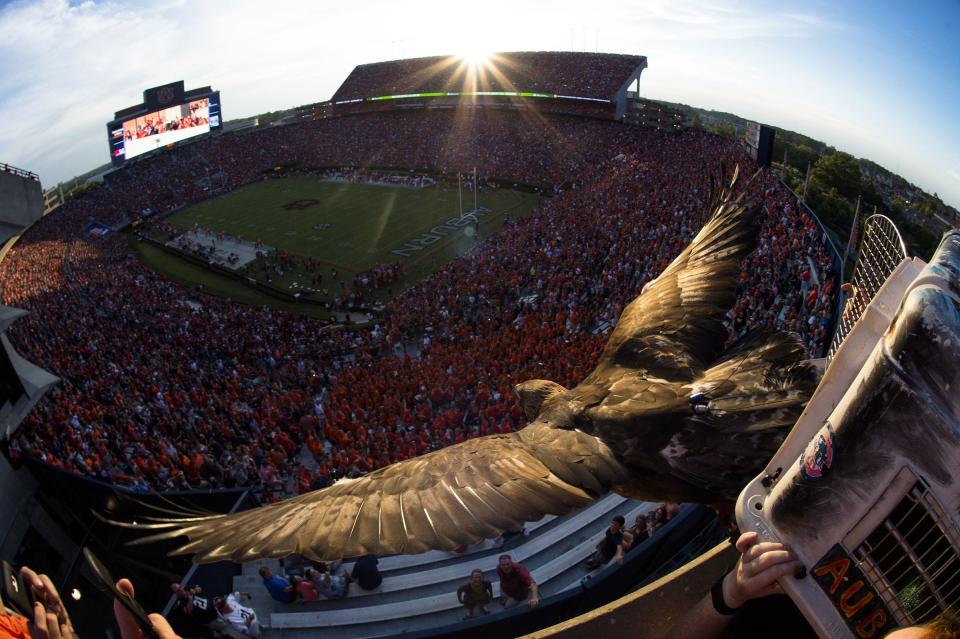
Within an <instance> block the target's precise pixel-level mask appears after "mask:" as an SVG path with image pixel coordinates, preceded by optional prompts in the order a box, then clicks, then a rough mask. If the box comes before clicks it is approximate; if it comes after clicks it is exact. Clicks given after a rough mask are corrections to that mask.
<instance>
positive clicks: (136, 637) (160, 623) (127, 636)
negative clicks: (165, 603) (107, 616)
mask: <svg viewBox="0 0 960 639" xmlns="http://www.w3.org/2000/svg"><path fill="white" fill-rule="evenodd" d="M117 589H118V590H120V591H122V592H125V593H127V594H128V595H130V597H131V598H132V597H133V596H134V591H133V583H131V581H130V580H129V579H121V580H119V581H118V582H117ZM113 615H114V617H116V620H117V626H119V627H120V636H121V637H122V639H140V638H141V637H143V631H142V630H141V629H140V626H139V625H138V624H137V620H136V618H135V617H134V616H133V614H132V613H131V612H130V611H129V610H127V609H126V608H124V607H123V604H121V603H120V602H119V601H117V600H116V599H114V601H113ZM147 618H148V619H150V623H152V624H153V629H154V630H156V631H157V635H158V636H159V638H160V639H180V636H179V635H178V634H177V633H175V632H174V631H173V628H171V627H170V624H169V623H167V620H166V619H164V618H163V615H158V614H157V613H155V612H153V613H150V614H149V615H147Z"/></svg>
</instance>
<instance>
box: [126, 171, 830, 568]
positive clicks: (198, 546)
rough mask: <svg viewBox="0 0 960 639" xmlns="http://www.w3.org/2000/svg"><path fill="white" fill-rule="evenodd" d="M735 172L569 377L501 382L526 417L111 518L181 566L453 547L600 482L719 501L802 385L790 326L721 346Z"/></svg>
mask: <svg viewBox="0 0 960 639" xmlns="http://www.w3.org/2000/svg"><path fill="white" fill-rule="evenodd" d="M736 183H737V173H736V172H735V173H734V176H733V179H732V180H731V181H730V182H729V186H727V187H726V188H721V189H718V192H717V194H716V196H715V197H714V198H712V200H713V204H712V206H715V207H716V209H715V212H714V214H713V216H712V217H711V219H710V220H709V221H708V222H707V223H706V225H705V226H704V227H703V228H702V229H701V230H700V232H699V233H698V234H697V236H696V237H695V238H694V239H693V241H692V242H691V243H690V245H689V246H688V247H687V248H686V249H685V250H684V251H683V252H682V253H681V254H680V255H679V256H678V257H677V258H676V259H675V260H674V261H673V263H671V264H670V266H669V267H667V269H666V270H665V271H664V272H663V273H662V274H661V275H660V276H659V277H658V278H657V279H656V280H654V281H652V282H651V283H649V284H648V285H647V286H646V287H645V288H644V290H643V292H642V293H641V294H640V296H639V297H637V298H636V299H635V300H633V302H631V303H630V304H629V305H628V306H627V307H626V308H625V309H624V311H623V314H622V316H621V317H620V321H619V323H618V324H617V326H616V328H615V329H614V330H613V332H612V334H611V335H610V339H609V341H608V342H607V345H606V348H605V350H604V351H603V354H602V356H601V358H600V361H599V363H598V365H597V367H596V369H595V370H594V371H593V372H592V373H590V375H589V376H587V378H586V379H584V380H583V382H581V383H580V384H579V385H578V386H577V387H576V388H573V389H570V390H568V389H566V388H563V387H562V386H560V385H559V384H556V383H554V382H550V381H545V380H533V381H527V382H524V383H522V384H519V385H518V386H517V387H516V392H517V395H518V396H519V398H520V402H521V404H522V407H523V410H524V412H525V414H526V417H527V419H528V420H529V421H530V423H529V425H527V426H526V427H525V428H523V429H521V430H519V431H517V432H514V433H510V434H506V435H489V436H487V437H480V438H477V439H471V440H468V441H466V442H463V443H461V444H457V445H454V446H450V447H448V448H444V449H442V450H438V451H435V452H432V453H429V454H426V455H422V456H420V457H416V458H413V459H408V460H405V461H402V462H398V463H396V464H392V465H390V466H386V467H384V468H381V469H379V470H377V471H374V472H372V473H370V474H368V475H366V476H364V477H361V478H359V479H342V480H340V481H338V482H336V483H335V484H333V485H332V486H329V487H327V488H323V489H321V490H317V491H314V492H311V493H308V494H305V495H300V496H298V497H293V498H291V499H287V500H285V501H281V502H278V503H274V504H270V505H268V506H263V507H261V508H256V509H253V510H248V511H245V512H240V513H235V514H232V515H212V516H201V517H178V518H166V519H154V520H153V521H152V523H149V524H123V525H125V526H128V527H132V528H135V529H138V530H151V531H153V532H154V533H155V534H152V535H150V536H148V537H144V538H141V539H138V540H137V541H136V542H134V543H143V542H149V541H155V540H159V539H170V538H175V537H180V536H184V537H186V538H187V539H188V543H186V544H184V545H182V546H180V547H178V548H177V549H175V550H174V551H173V553H174V554H192V555H193V559H194V561H196V562H201V563H203V562H212V561H221V560H232V561H236V562H245V561H250V560H253V559H257V558H261V557H283V556H286V555H289V554H292V553H298V554H301V555H304V556H306V557H309V558H312V559H317V560H330V559H335V558H339V557H353V556H360V555H363V554H365V553H368V552H373V553H377V554H393V553H404V554H411V553H420V552H424V551H427V550H430V549H452V548H456V547H458V546H461V545H464V544H473V543H476V542H478V541H480V540H481V539H484V538H490V537H496V536H498V535H500V534H501V533H503V532H504V531H507V530H517V529H519V528H520V527H521V526H522V525H523V522H527V521H534V520H537V519H540V518H541V517H543V516H544V515H546V514H548V513H549V514H563V513H566V512H568V511H570V510H572V509H574V508H578V507H581V506H583V505H585V504H586V503H588V502H589V501H591V500H592V499H594V498H596V497H597V496H599V495H602V494H604V493H606V492H607V491H611V490H612V491H614V492H617V493H619V494H621V495H624V496H627V497H631V498H635V499H644V500H675V501H683V502H701V503H709V504H714V505H718V504H729V503H730V502H731V501H732V500H734V499H736V497H737V494H738V493H739V491H740V489H741V488H742V487H743V486H744V485H745V484H746V483H747V482H748V481H749V480H751V479H752V478H753V477H755V476H756V474H757V473H758V472H759V471H760V470H761V469H762V468H763V467H764V465H765V464H766V462H767V461H768V460H769V459H770V457H771V456H772V455H773V453H774V452H775V451H776V449H777V447H778V446H779V445H780V442H781V441H782V440H783V438H784V437H785V436H786V434H787V433H788V432H789V430H790V428H791V427H792V426H793V424H794V422H795V421H796V419H797V418H798V417H799V415H800V412H801V411H802V410H803V407H804V406H805V404H806V402H807V400H808V399H809V397H810V395H811V394H812V393H813V390H814V389H815V387H816V383H817V374H816V372H815V369H814V367H813V366H812V365H811V364H810V363H809V362H808V361H807V359H806V352H805V349H804V347H803V345H802V343H801V342H800V340H799V338H798V337H797V336H796V335H794V334H791V333H786V332H774V331H769V330H763V331H755V332H753V333H748V334H747V335H745V336H744V337H741V338H740V339H737V340H736V341H733V342H732V343H728V341H729V340H728V333H727V330H726V328H725V327H724V325H723V320H724V316H725V314H726V312H727V310H728V309H730V307H731V306H732V305H733V303H734V301H735V288H736V282H737V278H738V276H739V273H740V265H741V261H742V260H743V258H744V257H745V256H746V255H747V254H748V253H749V252H750V251H751V250H752V248H753V245H754V242H755V238H756V235H757V228H758V222H757V220H756V209H757V207H756V206H752V205H749V204H748V203H747V202H746V201H745V198H746V195H745V189H743V190H740V192H739V194H738V195H735V188H736V187H735V185H736Z"/></svg>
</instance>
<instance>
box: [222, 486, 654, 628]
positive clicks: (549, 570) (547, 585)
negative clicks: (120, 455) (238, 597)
mask: <svg viewBox="0 0 960 639" xmlns="http://www.w3.org/2000/svg"><path fill="white" fill-rule="evenodd" d="M655 506H656V504H644V503H641V502H636V501H632V500H627V499H624V498H623V497H620V496H617V495H608V496H606V497H604V498H603V499H600V500H598V501H596V502H594V503H593V504H591V505H589V506H588V507H586V508H584V509H581V510H579V511H577V512H574V513H571V514H569V515H566V516H564V517H545V518H544V519H542V520H540V521H539V522H534V523H533V524H531V525H528V526H527V532H528V536H527V537H524V538H517V539H514V540H511V542H508V544H507V545H506V546H505V547H498V546H495V545H494V544H493V543H492V542H489V541H488V542H484V543H482V544H478V545H477V546H474V547H471V548H470V549H469V550H468V551H467V552H464V553H451V552H439V551H434V552H429V553H424V554H422V555H408V556H395V557H385V558H383V559H381V560H380V569H381V572H382V573H383V577H384V581H383V584H381V586H380V588H378V589H377V590H375V591H373V592H366V591H363V590H361V589H360V588H357V587H356V584H353V585H351V589H350V594H349V595H348V596H347V597H346V598H345V599H341V600H337V601H319V602H311V603H307V604H286V605H285V604H279V603H277V602H275V601H273V600H272V599H270V597H269V595H268V594H267V593H266V591H265V589H264V588H263V585H262V583H261V581H260V578H259V576H258V575H257V570H258V569H259V567H260V566H261V565H268V566H270V567H271V569H273V570H275V571H278V572H280V567H279V562H276V561H272V562H271V561H258V562H251V563H249V564H245V565H244V566H243V573H242V574H241V575H239V576H238V577H236V578H235V580H234V586H235V589H239V590H243V591H247V592H250V593H251V594H253V595H254V599H253V601H252V602H251V605H252V606H253V608H254V609H255V610H256V611H257V614H258V616H259V617H260V619H261V623H262V624H265V625H266V626H268V627H269V630H268V631H267V635H266V636H267V637H268V639H274V638H277V637H284V638H287V637H298V638H299V637H308V636H316V634H317V632H318V629H322V634H323V636H324V637H334V638H337V639H354V638H356V637H375V636H383V635H391V634H396V633H399V632H403V631H408V632H409V631H414V630H422V629H425V628H433V627H442V626H444V625H447V624H452V623H456V622H458V621H459V620H460V618H461V615H462V613H463V610H462V608H461V607H460V605H459V603H458V602H457V598H456V589H457V588H458V587H459V586H460V585H462V584H463V583H465V582H466V580H467V576H468V575H469V573H470V571H471V570H473V569H474V568H480V569H482V570H483V571H484V574H485V575H486V577H487V578H488V579H490V581H491V582H493V584H494V593H495V594H496V595H499V583H498V581H497V579H496V574H495V571H494V570H495V567H496V561H497V557H498V556H499V555H500V554H502V553H503V552H508V553H509V554H510V555H511V556H513V558H514V559H515V560H516V561H519V562H521V563H523V564H524V565H525V566H526V567H527V568H528V569H529V570H530V571H531V573H532V574H533V577H534V579H536V581H537V583H538V585H539V586H540V588H541V592H542V593H543V594H544V595H552V594H556V593H558V592H561V591H562V590H565V589H567V588H571V587H577V586H578V585H579V581H580V579H581V578H582V577H584V576H585V575H587V574H588V573H587V571H586V570H584V568H583V560H584V559H585V558H586V557H587V556H589V554H590V553H591V552H592V551H593V549H594V546H595V544H596V542H597V541H598V540H599V538H600V536H601V535H602V534H603V530H604V529H605V528H606V527H607V526H608V525H609V522H610V519H611V518H612V517H613V516H614V515H618V514H619V515H623V516H624V517H626V518H627V520H628V521H630V520H631V519H632V518H633V517H634V516H635V515H636V514H637V513H639V512H646V511H648V510H651V509H653V508H654V507H655ZM499 609H500V607H499V605H498V604H497V605H495V606H494V607H492V608H491V610H492V611H493V612H494V613H495V612H496V611H497V610H499Z"/></svg>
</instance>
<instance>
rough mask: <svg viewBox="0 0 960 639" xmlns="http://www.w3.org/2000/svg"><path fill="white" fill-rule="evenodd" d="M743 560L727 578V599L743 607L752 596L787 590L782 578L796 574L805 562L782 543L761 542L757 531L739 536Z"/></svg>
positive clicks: (731, 605) (763, 595) (725, 600)
mask: <svg viewBox="0 0 960 639" xmlns="http://www.w3.org/2000/svg"><path fill="white" fill-rule="evenodd" d="M737 550H739V551H740V559H738V560H737V565H736V567H735V568H734V569H733V570H731V571H730V572H729V573H727V575H726V576H725V577H724V578H723V600H724V602H725V603H726V604H727V605H728V606H730V607H731V608H739V607H740V606H742V605H743V604H745V603H747V602H748V601H750V600H751V599H757V598H759V597H766V596H767V595H773V594H779V593H782V592H783V588H782V586H781V585H780V580H781V579H783V578H784V577H787V576H788V575H792V574H794V573H795V572H796V571H797V570H798V569H799V568H800V567H801V566H802V565H803V564H802V563H801V562H800V561H799V560H798V559H797V556H796V555H795V554H793V551H792V550H790V548H789V547H788V546H786V545H784V544H782V543H780V542H775V541H763V542H761V541H760V537H759V535H758V534H757V533H756V532H746V533H743V534H742V535H740V538H739V539H737Z"/></svg>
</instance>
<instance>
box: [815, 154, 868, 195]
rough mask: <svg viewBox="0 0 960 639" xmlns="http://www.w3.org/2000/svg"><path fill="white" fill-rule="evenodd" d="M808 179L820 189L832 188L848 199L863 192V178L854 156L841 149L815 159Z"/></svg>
mask: <svg viewBox="0 0 960 639" xmlns="http://www.w3.org/2000/svg"><path fill="white" fill-rule="evenodd" d="M810 180H811V181H812V182H814V183H816V184H817V186H818V188H820V189H821V190H824V191H826V190H829V189H831V188H833V189H836V190H837V192H838V193H839V194H840V195H842V196H843V197H846V198H848V199H853V200H856V199H857V196H858V195H860V194H861V193H862V192H863V179H862V176H861V175H860V166H859V165H858V164H857V160H856V158H854V157H853V156H852V155H850V154H849V153H844V152H842V151H837V152H835V153H831V154H830V155H825V156H824V157H822V158H820V159H819V160H817V163H816V164H815V165H814V166H813V169H812V170H811V172H810Z"/></svg>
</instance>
